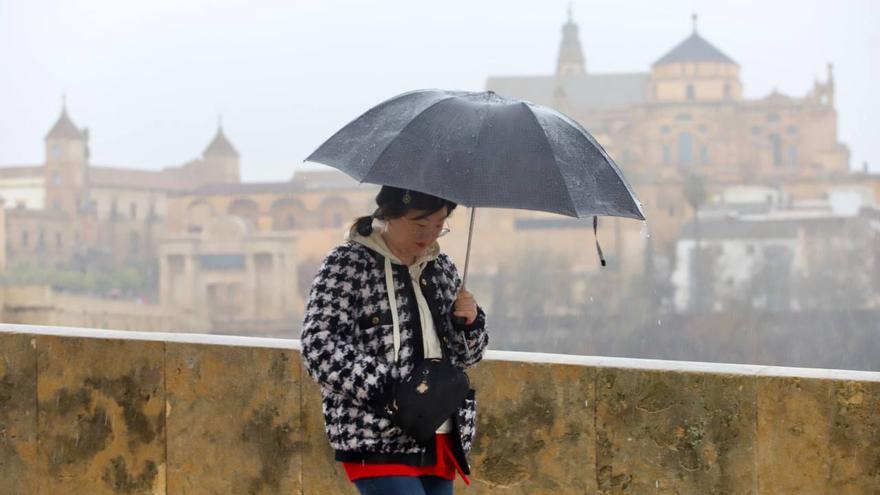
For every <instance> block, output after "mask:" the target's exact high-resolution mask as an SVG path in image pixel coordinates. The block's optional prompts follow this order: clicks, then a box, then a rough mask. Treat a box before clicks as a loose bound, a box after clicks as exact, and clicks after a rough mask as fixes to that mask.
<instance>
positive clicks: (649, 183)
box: [486, 12, 851, 245]
mask: <svg viewBox="0 0 880 495" xmlns="http://www.w3.org/2000/svg"><path fill="white" fill-rule="evenodd" d="M486 86H487V89H491V90H493V91H495V92H497V93H499V94H502V95H507V96H512V97H517V98H522V99H525V100H529V101H533V102H535V103H539V104H543V105H547V106H551V107H553V108H556V109H558V110H560V111H561V112H563V113H565V114H567V115H569V116H571V117H572V118H574V119H575V120H577V121H578V122H580V123H581V124H582V125H583V126H584V127H585V128H586V129H587V130H589V131H590V133H592V134H593V135H594V136H595V137H596V139H597V140H598V141H599V142H600V143H602V145H603V146H604V147H605V148H606V150H607V151H608V152H609V154H610V155H611V156H612V157H613V158H614V159H615V161H617V163H618V164H619V165H620V166H621V168H622V169H623V170H624V172H625V173H626V176H627V178H629V179H630V180H631V182H632V183H633V185H634V187H635V188H636V191H637V193H638V196H639V198H640V199H641V200H642V202H643V203H644V206H645V210H646V216H647V217H648V219H649V222H650V223H651V225H652V230H653V231H654V232H656V233H657V234H658V236H657V240H658V241H660V242H664V243H667V245H668V243H669V242H672V241H673V240H674V238H675V236H677V235H678V233H679V232H680V227H681V222H682V221H685V220H687V218H688V216H689V215H690V208H689V207H688V205H687V203H686V201H685V199H684V195H683V193H682V190H681V183H682V179H683V178H684V177H686V176H688V175H690V174H696V175H698V176H700V177H702V178H703V179H704V180H705V181H706V183H707V189H708V190H709V192H710V196H711V194H717V193H719V192H720V191H721V190H722V189H723V188H725V187H729V186H731V185H737V184H756V185H757V184H760V185H772V186H779V187H782V188H786V187H793V188H796V189H797V190H798V191H799V192H798V193H797V194H803V195H808V196H809V195H814V196H821V195H822V194H823V193H824V189H825V188H827V185H828V184H832V183H835V182H847V181H849V180H851V177H850V168H849V150H848V148H847V146H846V145H844V144H843V143H841V142H840V141H839V140H838V135H837V110H836V108H835V106H834V74H833V70H832V66H831V64H828V68H827V75H826V77H825V80H824V81H821V82H820V81H818V80H817V81H815V82H814V84H813V87H812V88H811V89H810V90H809V92H808V93H807V94H805V95H802V96H791V95H785V94H782V93H780V92H778V91H775V90H774V91H773V92H771V93H770V94H768V95H766V96H764V97H762V98H757V99H747V98H745V97H744V96H743V81H742V80H741V78H740V65H739V64H738V63H737V62H736V61H735V60H734V59H733V58H731V57H730V56H729V55H727V54H725V53H724V52H723V51H722V50H720V49H719V48H717V47H716V46H715V45H713V44H712V43H710V42H709V41H708V40H707V39H706V38H704V37H703V36H702V35H701V34H700V33H699V31H698V29H697V23H696V16H694V19H693V30H692V32H691V33H690V34H689V35H688V36H687V37H686V38H685V39H684V40H682V41H681V42H680V43H679V44H678V45H676V46H674V47H673V48H672V49H670V50H669V51H668V52H666V53H664V54H662V55H660V57H659V58H657V60H656V61H655V62H654V63H653V64H652V66H651V67H650V68H649V70H648V71H645V72H632V73H597V72H592V71H590V70H588V66H587V58H586V57H585V55H584V52H583V50H582V48H581V43H580V39H579V35H578V26H577V24H575V23H574V21H573V20H572V18H571V13H570V12H569V18H568V21H567V22H566V23H565V24H564V25H563V27H562V42H561V45H560V47H559V54H558V59H557V64H556V72H555V73H554V74H550V75H546V76H493V77H489V79H488V81H487V84H486ZM805 184H806V185H805ZM804 199H806V198H804Z"/></svg>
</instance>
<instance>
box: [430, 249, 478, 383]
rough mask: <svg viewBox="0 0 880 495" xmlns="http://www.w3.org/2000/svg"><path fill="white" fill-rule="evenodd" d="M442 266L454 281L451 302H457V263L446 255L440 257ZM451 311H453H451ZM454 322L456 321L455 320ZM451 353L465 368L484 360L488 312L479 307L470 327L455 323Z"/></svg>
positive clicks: (458, 280)
mask: <svg viewBox="0 0 880 495" xmlns="http://www.w3.org/2000/svg"><path fill="white" fill-rule="evenodd" d="M439 260H440V266H441V269H442V270H443V271H444V273H445V275H446V278H447V279H448V280H451V281H452V293H451V296H452V297H451V299H450V301H455V296H456V295H458V291H459V288H460V287H461V277H459V275H458V269H457V268H456V267H455V263H453V262H452V260H451V259H450V258H449V257H448V256H446V255H445V254H444V255H440V257H439ZM450 311H451V310H450ZM453 321H454V320H453ZM452 327H453V332H452V342H451V344H450V348H451V351H452V352H454V353H455V355H456V356H457V357H458V361H459V362H460V363H462V364H463V365H464V366H466V367H467V366H473V365H475V364H477V363H479V362H480V361H482V359H483V354H484V353H485V352H486V347H487V346H488V345H489V333H488V332H487V331H486V312H485V311H483V308H481V307H479V305H478V306H477V319H476V320H474V322H473V323H471V324H470V325H463V324H461V325H459V324H457V323H453V325H452Z"/></svg>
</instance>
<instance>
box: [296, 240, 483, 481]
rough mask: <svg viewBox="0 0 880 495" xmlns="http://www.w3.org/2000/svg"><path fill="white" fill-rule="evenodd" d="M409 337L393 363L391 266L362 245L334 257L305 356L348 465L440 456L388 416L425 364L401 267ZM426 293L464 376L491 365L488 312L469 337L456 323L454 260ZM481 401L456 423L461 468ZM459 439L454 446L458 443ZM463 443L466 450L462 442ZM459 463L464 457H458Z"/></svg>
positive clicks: (429, 269)
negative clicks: (397, 383)
mask: <svg viewBox="0 0 880 495" xmlns="http://www.w3.org/2000/svg"><path fill="white" fill-rule="evenodd" d="M392 267H393V270H394V284H395V293H396V300H397V305H398V318H399V328H400V351H399V362H397V363H395V362H394V358H393V347H394V345H393V337H392V333H393V331H392V328H393V327H392V319H391V312H390V306H389V302H388V294H387V290H386V286H385V265H384V257H383V256H382V255H380V254H378V253H376V252H375V251H373V250H372V249H370V248H368V247H366V246H364V245H362V244H359V243H357V242H355V241H351V240H349V241H347V242H345V243H344V244H342V245H340V246H338V247H336V248H334V249H333V250H332V251H331V252H330V254H329V255H328V256H327V258H326V259H325V260H324V262H323V264H322V265H321V268H320V270H319V271H318V275H317V276H316V277H315V280H314V282H313V283H312V288H311V292H310V294H309V299H308V303H307V304H306V311H305V318H304V323H303V328H302V336H301V342H302V355H303V359H304V361H305V365H306V368H307V369H308V372H309V374H310V375H311V376H312V378H314V379H315V380H316V381H317V382H318V384H319V385H320V388H321V395H322V399H323V412H324V421H325V429H326V433H327V436H328V438H329V440H330V445H331V446H332V447H333V449H335V450H336V459H337V460H340V461H350V462H351V461H364V462H393V463H402V464H409V465H432V464H434V463H435V462H436V459H435V457H436V456H435V451H434V450H433V448H432V447H431V446H430V445H429V446H425V447H423V446H420V445H419V444H418V443H416V441H415V440H413V439H412V438H410V437H408V436H407V435H405V434H403V433H402V432H401V431H400V429H399V428H397V427H395V426H393V425H392V424H391V423H390V422H389V420H388V419H386V418H385V417H383V416H382V414H381V412H380V409H381V406H382V405H384V404H385V403H386V402H385V401H387V397H388V394H389V393H390V384H391V383H392V381H393V380H396V379H398V378H400V377H406V376H407V375H408V374H409V373H410V372H411V371H412V369H413V367H414V366H416V365H417V364H418V363H419V362H420V361H421V360H422V359H423V350H422V349H423V348H422V332H421V323H420V321H419V314H418V305H417V301H416V299H415V293H414V292H413V288H412V283H413V282H412V279H411V277H410V275H409V272H408V269H407V267H406V266H404V265H400V264H392ZM419 283H420V284H421V289H422V293H423V294H424V296H425V298H426V300H427V301H428V305H429V306H430V307H431V309H432V311H431V312H432V315H433V317H434V322H435V328H436V331H437V335H438V337H439V338H440V340H441V342H443V345H444V347H445V348H446V350H447V355H448V356H449V359H450V361H451V362H452V363H453V364H454V365H456V366H458V367H460V368H462V369H464V368H467V367H468V366H472V365H474V364H476V363H477V362H479V361H480V360H481V359H482V356H483V351H484V350H485V349H486V345H487V343H488V336H487V334H486V327H485V321H486V316H485V313H484V312H483V310H482V309H479V310H478V317H477V320H476V321H475V322H474V323H473V324H472V325H471V326H470V327H460V326H458V325H456V324H454V323H452V322H451V320H450V319H449V318H448V315H450V314H451V312H452V305H453V302H454V300H455V296H456V294H457V293H458V288H459V285H460V283H461V281H460V279H459V276H458V272H457V270H456V268H455V265H454V264H453V263H452V261H451V260H450V258H449V257H448V256H447V255H445V254H442V253H441V254H439V255H438V256H437V258H436V259H434V260H432V261H430V262H428V264H427V265H426V266H425V268H424V270H423V271H422V276H421V280H419ZM475 422H476V401H475V400H474V397H473V395H471V396H469V397H468V399H467V400H466V401H465V403H464V404H463V406H462V407H461V408H460V409H459V410H458V412H457V414H455V415H454V416H453V423H454V432H456V431H457V433H458V438H460V444H459V445H458V448H459V449H460V459H459V462H460V464H461V465H462V468H463V469H464V470H465V471H466V472H467V469H468V468H467V463H466V462H464V455H465V454H466V453H467V452H468V451H469V450H470V446H471V442H472V440H473V437H474V433H475ZM454 438H455V437H454ZM456 443H458V442H456ZM457 457H459V456H457Z"/></svg>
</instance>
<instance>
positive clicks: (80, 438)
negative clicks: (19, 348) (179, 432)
mask: <svg viewBox="0 0 880 495" xmlns="http://www.w3.org/2000/svg"><path fill="white" fill-rule="evenodd" d="M36 339H37V372H38V381H37V399H38V424H37V429H38V438H39V445H38V456H39V461H40V465H39V473H38V474H39V476H40V485H41V486H40V493H46V494H54V493H88V494H90V495H100V494H105V493H107V494H109V493H150V494H164V493H165V416H164V405H165V390H164V376H163V369H162V361H163V351H164V344H163V343H162V342H143V341H126V340H106V339H83V338H72V337H53V336H42V335H41V336H38V337H37V338H36Z"/></svg>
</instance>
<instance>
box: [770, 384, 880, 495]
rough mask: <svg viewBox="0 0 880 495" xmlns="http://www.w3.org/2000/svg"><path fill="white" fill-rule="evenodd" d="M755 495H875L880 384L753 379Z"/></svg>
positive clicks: (879, 475) (879, 488)
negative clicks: (755, 384)
mask: <svg viewBox="0 0 880 495" xmlns="http://www.w3.org/2000/svg"><path fill="white" fill-rule="evenodd" d="M758 437H759V438H760V444H759V449H758V466H759V471H758V486H759V492H760V493H767V494H770V493H802V494H811V493H817V494H818V493H835V494H845V493H853V494H856V493H858V494H861V493H880V383H877V382H848V381H832V380H817V379H807V378H778V377H762V378H759V379H758Z"/></svg>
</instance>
